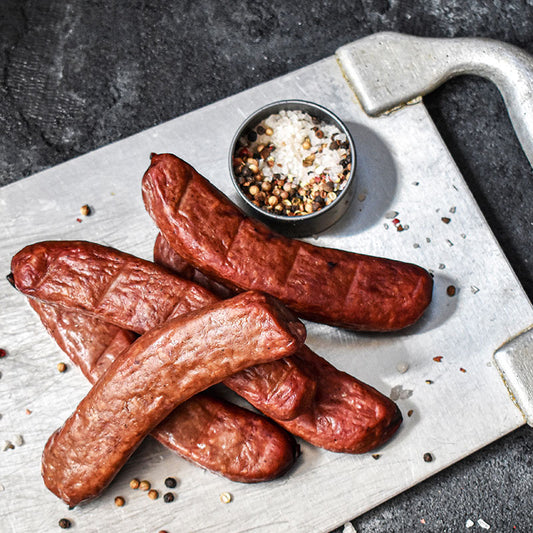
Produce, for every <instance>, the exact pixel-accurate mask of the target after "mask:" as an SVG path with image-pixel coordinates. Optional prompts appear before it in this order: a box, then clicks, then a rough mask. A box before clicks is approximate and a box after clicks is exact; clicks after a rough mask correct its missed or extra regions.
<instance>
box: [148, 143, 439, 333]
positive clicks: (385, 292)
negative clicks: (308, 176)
mask: <svg viewBox="0 0 533 533" xmlns="http://www.w3.org/2000/svg"><path fill="white" fill-rule="evenodd" d="M142 191H143V199H144V203H145V206H146V209H147V211H148V213H149V214H150V216H151V217H152V218H153V220H154V221H155V223H156V224H157V226H158V227H159V230H160V231H161V233H162V234H163V236H164V237H165V239H166V240H167V241H168V242H169V244H170V245H171V246H172V248H174V249H175V250H176V252H177V253H178V254H179V255H180V256H181V257H183V258H184V259H186V261H187V262H189V263H190V264H191V265H193V266H194V267H196V268H198V269H199V270H201V271H202V272H203V273H204V274H206V275H208V276H209V277H210V278H212V279H213V280H216V281H217V282H219V283H222V284H223V285H225V286H227V287H228V288H230V289H232V290H249V289H254V290H260V291H264V292H267V293H269V294H272V295H273V296H276V297H277V298H279V299H280V300H281V301H283V302H284V303H285V304H286V305H287V306H288V307H290V308H291V309H292V310H293V311H295V312H296V313H297V314H298V315H299V316H301V317H302V318H306V319H309V320H313V321H316V322H324V323H326V324H331V325H333V326H340V327H344V328H348V329H354V330H365V331H394V330H398V329H401V328H404V327H406V326H409V325H411V324H413V323H414V322H416V321H417V320H418V319H419V318H420V316H421V315H422V313H423V312H424V310H425V309H426V308H427V306H428V305H429V303H430V301H431V294H432V287H433V281H432V278H431V276H430V275H429V273H428V272H427V271H425V270H424V269H422V268H421V267H419V266H416V265H413V264H409V263H402V262H400V261H393V260H390V259H383V258H378V257H371V256H367V255H361V254H355V253H350V252H345V251H341V250H335V249H331V248H321V247H318V246H313V245H311V244H308V243H305V242H301V241H298V240H293V239H287V238H285V237H283V236H281V235H278V234H276V233H274V232H272V231H271V230H270V229H268V228H267V227H266V226H265V225H264V224H262V223H260V222H258V221H255V220H253V219H251V218H249V217H247V216H246V215H244V213H243V212H242V211H240V210H239V209H238V208H237V207H236V206H235V205H233V204H232V203H231V201H230V200H229V199H228V198H226V197H225V196H224V195H223V194H222V193H221V192H220V191H218V190H217V189H216V188H215V187H213V186H212V185H211V184H210V183H209V182H208V181H207V180H206V179H205V178H203V177H202V176H200V174H198V173H197V172H196V171H195V170H194V169H193V168H192V167H191V166H190V165H188V164H187V163H185V162H184V161H182V160H181V159H179V158H177V157H176V156H174V155H172V154H152V159H151V164H150V167H149V168H148V170H147V171H146V173H145V175H144V177H143V183H142Z"/></svg>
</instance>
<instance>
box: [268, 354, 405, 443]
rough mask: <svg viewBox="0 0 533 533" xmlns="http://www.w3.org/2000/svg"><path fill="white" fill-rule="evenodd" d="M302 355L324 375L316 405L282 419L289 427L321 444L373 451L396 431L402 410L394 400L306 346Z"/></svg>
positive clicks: (311, 440)
mask: <svg viewBox="0 0 533 533" xmlns="http://www.w3.org/2000/svg"><path fill="white" fill-rule="evenodd" d="M298 358H300V359H302V360H303V361H305V363H306V365H307V367H308V368H309V369H310V371H311V372H313V373H316V375H318V376H320V378H319V379H318V380H317V389H316V395H315V398H314V400H313V404H312V406H311V407H310V408H309V409H308V410H307V411H306V412H305V413H302V414H301V415H300V416H298V417H296V418H294V419H293V420H283V421H282V420H279V421H278V423H279V424H280V425H281V426H282V427H284V428H285V429H286V430H287V431H290V432H291V433H292V434H293V435H296V436H297V437H301V438H302V439H304V440H306V441H307V442H309V443H311V444H313V445H315V446H318V447H320V448H325V449H327V450H330V451H333V452H344V453H365V452H369V451H370V450H372V449H374V448H377V447H378V446H381V445H382V444H384V443H385V442H387V441H388V440H389V439H390V438H391V437H392V436H393V435H394V433H396V431H397V430H398V428H399V427H400V425H401V423H402V414H401V412H400V410H399V409H398V407H397V405H396V404H395V403H394V402H393V401H392V400H390V399H389V398H387V397H386V396H384V395H383V394H381V393H380V392H378V391H377V390H376V389H374V388H373V387H370V386H369V385H367V384H365V383H363V382H361V381H359V380H358V379H356V378H354V377H353V376H350V375H349V374H346V373H345V372H341V371H340V370H337V369H336V368H335V367H334V366H333V365H331V364H330V363H328V362H327V361H326V360H325V359H323V358H322V357H320V356H318V355H317V354H315V353H314V352H312V351H311V350H309V349H308V348H306V347H304V349H302V350H300V351H299V352H298Z"/></svg>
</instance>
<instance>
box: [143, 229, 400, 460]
mask: <svg viewBox="0 0 533 533" xmlns="http://www.w3.org/2000/svg"><path fill="white" fill-rule="evenodd" d="M154 260H155V261H156V262H157V263H160V264H161V265H163V266H167V267H168V268H169V269H170V270H172V269H173V268H174V265H178V267H179V268H180V270H181V271H182V272H184V273H185V274H186V275H189V276H192V275H194V269H193V267H192V266H191V265H189V268H185V266H186V265H187V263H186V261H185V259H183V258H182V257H180V256H179V255H178V254H177V253H176V252H175V251H173V250H172V248H171V247H170V245H169V244H168V243H167V242H166V240H165V238H164V237H163V236H162V235H161V234H159V236H158V238H157V239H156V242H155V245H154ZM204 278H205V279H204ZM197 279H198V281H199V282H202V283H211V282H212V280H210V279H209V278H206V277H205V276H204V277H199V278H197ZM293 358H297V359H299V360H301V361H302V363H303V364H304V365H305V366H306V368H307V369H308V370H309V371H310V372H311V373H312V375H314V376H316V382H317V383H316V391H315V396H314V398H313V402H312V404H311V405H310V406H309V407H308V408H307V409H306V410H305V411H304V412H302V413H301V414H300V415H299V416H298V417H296V418H294V419H292V420H285V421H283V420H277V422H278V424H280V425H281V426H283V427H284V428H285V429H287V430H288V431H290V432H291V433H292V434H293V435H296V436H297V437H300V438H302V439H304V440H306V441H307V442H309V443H311V444H313V445H314V446H318V447H321V448H325V449H327V450H330V451H333V452H344V453H365V452H368V451H370V450H372V449H374V448H377V447H378V446H381V445H382V444H384V443H385V442H387V440H389V439H390V438H391V437H392V436H393V435H394V433H395V432H396V431H397V429H398V428H399V427H400V425H401V423H402V414H401V412H400V410H399V409H398V407H397V406H396V404H395V403H394V402H393V401H392V400H390V399H389V398H387V397H386V396H384V395H383V394H381V393H380V392H378V391H377V390H376V389H374V388H372V387H370V386H369V385H367V384H365V383H363V382H362V381H359V380H358V379H356V378H354V377H353V376H350V375H349V374H346V373H345V372H341V371H340V370H337V369H336V368H335V367H334V366H333V365H332V364H330V363H328V362H327V361H326V360H325V359H323V358H322V357H320V356H318V355H317V354H316V353H314V352H312V351H311V350H310V349H309V348H307V347H306V346H304V347H302V348H301V349H300V350H298V353H297V354H296V355H294V356H293Z"/></svg>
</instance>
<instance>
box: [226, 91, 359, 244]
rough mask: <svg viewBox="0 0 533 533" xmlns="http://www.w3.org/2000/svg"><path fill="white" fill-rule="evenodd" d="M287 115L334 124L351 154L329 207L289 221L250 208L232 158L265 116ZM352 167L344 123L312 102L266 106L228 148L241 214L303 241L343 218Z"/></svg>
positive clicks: (351, 192)
mask: <svg viewBox="0 0 533 533" xmlns="http://www.w3.org/2000/svg"><path fill="white" fill-rule="evenodd" d="M283 109H284V110H287V111H289V110H290V111H296V110H300V111H304V112H306V113H309V114H310V115H311V116H314V117H316V118H318V119H320V120H321V121H324V122H326V123H329V124H334V125H335V126H337V128H339V130H340V131H341V132H342V133H344V134H345V135H346V138H347V139H348V142H349V144H350V153H351V158H352V161H351V165H352V166H351V170H350V174H348V177H347V179H346V185H345V187H344V189H343V190H342V191H341V192H340V193H339V195H338V196H337V198H336V199H335V200H334V201H333V202H331V204H329V205H327V206H325V207H323V208H322V209H320V210H318V211H315V212H314V213H309V214H307V215H299V216H294V217H288V216H285V215H278V214H274V213H269V212H268V211H264V210H263V209H261V208H260V207H257V206H256V205H255V204H253V203H252V202H251V201H250V200H249V199H248V198H247V197H246V195H245V194H244V192H243V190H242V189H241V186H240V185H239V183H238V181H237V179H236V177H235V173H234V172H233V156H234V153H235V150H236V148H237V145H238V141H239V139H240V138H241V137H242V136H243V135H244V134H246V133H247V131H248V130H250V129H253V128H254V127H255V126H256V125H257V124H259V122H261V121H262V120H263V119H265V118H267V117H268V116H270V115H272V114H275V113H279V112H280V111H281V110H283ZM355 167H356V151H355V143H354V141H353V138H352V136H351V134H350V132H349V131H348V128H347V127H346V126H345V125H344V124H343V122H342V121H341V120H340V119H339V118H338V117H337V116H336V115H334V114H333V113H332V112H331V111H329V110H328V109H326V108H325V107H322V106H320V105H318V104H314V103H312V102H306V101H304V100H281V101H278V102H274V103H272V104H268V105H266V106H264V107H262V108H260V109H259V110H258V111H256V112H255V113H253V114H252V115H250V116H249V117H248V118H247V119H246V120H245V121H244V123H243V124H242V125H241V127H240V128H239V129H238V130H237V133H235V136H234V137H233V140H232V142H231V148H230V151H229V169H230V176H231V179H232V181H233V185H234V186H235V189H236V190H237V193H238V195H239V200H240V205H241V207H242V208H243V210H244V211H245V212H246V213H247V214H248V215H250V216H251V217H254V218H258V219H259V220H261V221H263V222H265V223H266V224H267V225H268V226H270V227H271V228H272V229H273V230H275V231H277V232H279V233H282V234H283V235H286V236H288V237H306V236H309V235H314V234H316V233H320V232H321V231H324V230H325V229H327V228H329V227H330V226H332V225H333V224H335V222H337V221H338V220H339V219H340V218H341V216H342V215H343V214H344V212H345V211H346V209H347V208H348V206H349V205H350V203H351V201H352V199H353V197H354V194H355V188H356V178H355Z"/></svg>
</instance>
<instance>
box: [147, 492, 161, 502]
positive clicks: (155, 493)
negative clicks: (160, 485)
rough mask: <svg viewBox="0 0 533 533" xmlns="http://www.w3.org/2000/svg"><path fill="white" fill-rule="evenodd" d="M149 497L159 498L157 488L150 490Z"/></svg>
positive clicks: (152, 498)
mask: <svg viewBox="0 0 533 533" xmlns="http://www.w3.org/2000/svg"><path fill="white" fill-rule="evenodd" d="M148 498H150V499H151V500H157V498H159V492H157V490H154V489H152V490H149V491H148Z"/></svg>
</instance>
